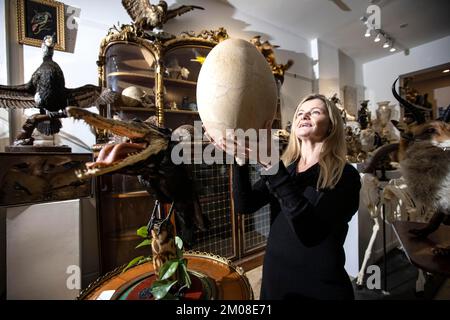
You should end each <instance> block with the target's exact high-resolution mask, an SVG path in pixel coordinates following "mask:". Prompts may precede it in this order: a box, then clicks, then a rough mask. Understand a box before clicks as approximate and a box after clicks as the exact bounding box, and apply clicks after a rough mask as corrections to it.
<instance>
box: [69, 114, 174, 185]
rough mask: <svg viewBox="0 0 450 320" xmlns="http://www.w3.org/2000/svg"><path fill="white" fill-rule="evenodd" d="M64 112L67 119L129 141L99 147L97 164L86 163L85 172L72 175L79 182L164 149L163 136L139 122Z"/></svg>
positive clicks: (164, 138)
mask: <svg viewBox="0 0 450 320" xmlns="http://www.w3.org/2000/svg"><path fill="white" fill-rule="evenodd" d="M66 110H67V113H68V114H69V116H71V117H73V118H75V119H78V120H83V121H85V122H86V123H87V124H89V125H91V126H93V127H94V128H96V129H103V130H107V131H108V132H112V133H114V134H116V135H119V136H122V137H127V138H129V139H130V142H123V143H119V144H107V145H105V146H103V148H102V149H101V150H100V153H99V155H98V158H97V161H95V162H88V163H86V170H79V171H77V172H76V175H77V177H78V178H79V179H86V178H89V177H93V176H100V175H103V174H106V173H109V172H114V171H117V170H119V169H122V168H124V167H127V166H130V165H133V164H136V163H138V162H140V161H143V160H146V159H147V158H148V157H150V156H151V155H153V154H157V153H158V152H160V151H161V150H164V149H166V148H167V146H168V143H169V140H168V139H167V137H165V136H164V135H163V134H161V133H160V132H159V131H158V130H156V129H154V128H151V127H145V125H142V124H139V123H138V124H134V123H132V122H124V121H120V120H112V119H107V118H104V117H102V116H99V115H97V114H94V113H91V112H89V111H87V110H84V109H80V108H74V107H69V108H67V109H66ZM137 141H139V142H137ZM141 141H143V142H141Z"/></svg>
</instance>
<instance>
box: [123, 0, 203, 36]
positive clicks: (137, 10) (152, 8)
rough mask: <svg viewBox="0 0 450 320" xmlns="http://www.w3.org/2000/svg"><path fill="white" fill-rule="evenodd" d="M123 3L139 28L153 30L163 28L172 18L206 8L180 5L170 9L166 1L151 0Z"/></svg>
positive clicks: (125, 1)
mask: <svg viewBox="0 0 450 320" xmlns="http://www.w3.org/2000/svg"><path fill="white" fill-rule="evenodd" d="M122 5H123V6H124V7H125V9H126V10H127V12H128V14H129V15H130V17H131V19H133V22H134V24H135V25H136V27H137V28H138V29H141V30H146V31H152V30H153V29H156V30H161V29H162V27H163V25H164V24H165V23H166V22H167V21H168V20H170V19H172V18H175V17H176V16H180V15H182V14H183V13H186V12H189V11H191V10H194V9H200V10H204V8H202V7H199V6H185V5H183V6H180V7H178V8H176V9H172V10H168V7H167V3H166V2H165V1H159V3H158V4H157V5H153V4H150V1H149V0H122Z"/></svg>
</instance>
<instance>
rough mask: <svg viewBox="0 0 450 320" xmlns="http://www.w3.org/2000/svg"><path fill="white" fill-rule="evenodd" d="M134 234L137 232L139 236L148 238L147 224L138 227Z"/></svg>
mask: <svg viewBox="0 0 450 320" xmlns="http://www.w3.org/2000/svg"><path fill="white" fill-rule="evenodd" d="M136 234H137V235H138V236H139V237H142V238H148V229H147V226H144V227H140V228H139V229H138V230H137V231H136Z"/></svg>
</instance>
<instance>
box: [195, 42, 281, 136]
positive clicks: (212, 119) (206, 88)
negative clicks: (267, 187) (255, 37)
mask: <svg viewBox="0 0 450 320" xmlns="http://www.w3.org/2000/svg"><path fill="white" fill-rule="evenodd" d="M197 106H198V112H199V114H200V118H201V120H202V122H203V125H204V126H205V129H206V131H207V132H208V134H209V135H210V136H211V137H212V138H213V139H214V140H215V141H220V139H221V138H222V137H224V136H225V130H226V129H238V128H240V129H243V130H247V129H249V128H254V129H261V128H263V127H264V124H265V123H266V122H267V121H269V120H273V119H274V117H275V113H276V108H277V86H276V83H275V78H274V76H273V74H272V71H271V69H270V67H269V64H268V62H267V61H266V59H265V58H264V56H263V55H262V54H261V53H260V52H259V51H258V50H257V49H256V47H255V46H254V45H252V44H251V43H250V42H248V41H245V40H242V39H227V40H225V41H222V42H221V43H219V44H218V45H216V46H215V47H214V48H213V49H212V50H211V52H210V53H209V54H208V56H207V57H206V60H205V62H204V63H203V65H202V68H201V69H200V73H199V76H198V83H197Z"/></svg>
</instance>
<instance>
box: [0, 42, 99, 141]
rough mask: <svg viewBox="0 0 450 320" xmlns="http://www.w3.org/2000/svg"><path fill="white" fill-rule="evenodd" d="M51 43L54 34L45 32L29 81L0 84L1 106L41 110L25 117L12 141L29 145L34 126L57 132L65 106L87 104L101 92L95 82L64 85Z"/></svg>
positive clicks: (42, 130) (43, 130) (42, 131)
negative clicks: (7, 84)
mask: <svg viewBox="0 0 450 320" xmlns="http://www.w3.org/2000/svg"><path fill="white" fill-rule="evenodd" d="M54 47H55V41H54V38H53V36H45V37H44V41H43V43H42V46H41V48H42V54H43V61H42V64H41V65H40V66H39V68H37V69H36V71H35V72H34V73H33V75H32V76H31V80H30V81H29V82H28V83H26V84H22V85H15V86H5V85H0V107H2V108H10V109H14V108H38V109H39V111H40V114H37V115H34V116H31V117H30V118H28V119H27V121H26V123H25V124H24V125H23V127H22V132H21V133H20V134H19V136H18V137H17V138H16V142H15V144H18V145H32V144H33V140H34V139H33V138H32V137H31V135H32V133H33V130H34V129H35V128H36V127H37V130H38V131H39V132H41V133H43V134H45V135H52V134H55V133H58V132H59V129H60V128H61V121H60V120H59V118H65V117H66V114H65V108H66V107H67V106H69V105H70V106H78V107H82V108H84V107H90V106H92V105H93V104H94V103H95V102H96V100H97V98H98V97H99V95H100V92H101V88H100V87H98V86H94V85H85V86H82V87H79V88H74V89H68V88H66V87H65V81H64V74H63V72H62V70H61V68H60V67H59V65H58V64H57V63H56V62H55V61H53V59H52V57H53V51H54ZM60 110H63V112H60Z"/></svg>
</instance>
